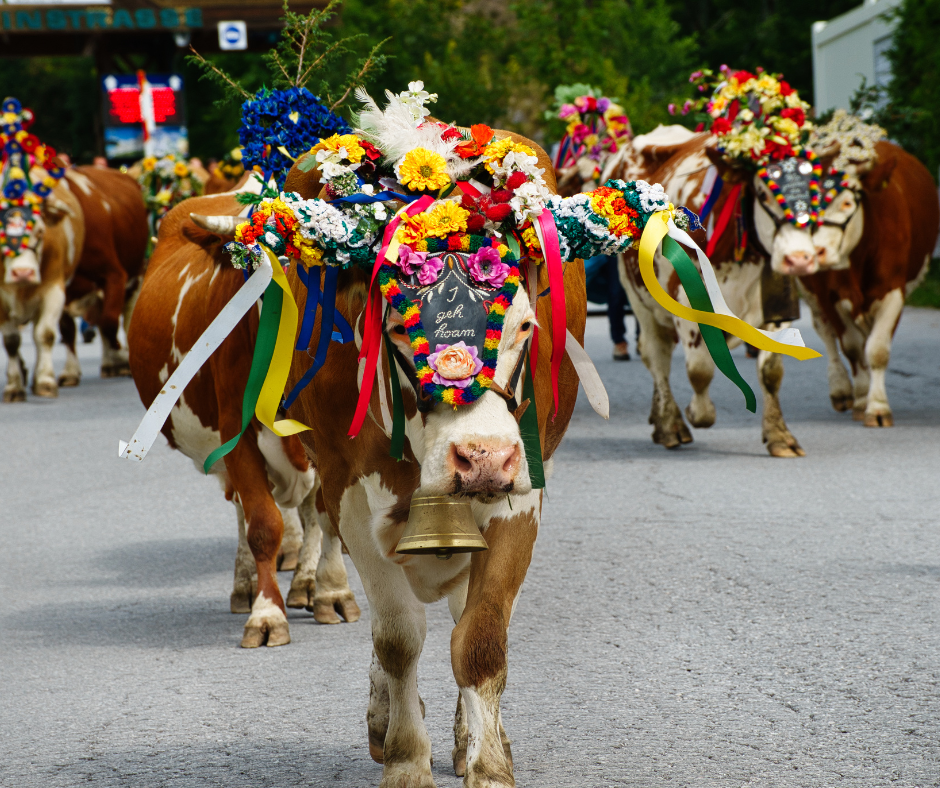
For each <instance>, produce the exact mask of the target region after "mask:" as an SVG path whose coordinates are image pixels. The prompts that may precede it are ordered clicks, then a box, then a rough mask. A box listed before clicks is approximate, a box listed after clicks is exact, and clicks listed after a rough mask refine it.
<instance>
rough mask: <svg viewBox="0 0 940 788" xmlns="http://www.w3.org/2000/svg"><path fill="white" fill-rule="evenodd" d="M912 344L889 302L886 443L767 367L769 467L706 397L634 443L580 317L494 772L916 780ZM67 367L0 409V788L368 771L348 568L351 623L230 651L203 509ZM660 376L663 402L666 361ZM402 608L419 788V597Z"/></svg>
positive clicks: (936, 743)
mask: <svg viewBox="0 0 940 788" xmlns="http://www.w3.org/2000/svg"><path fill="white" fill-rule="evenodd" d="M803 327H804V333H805V334H807V338H808V340H809V343H810V344H812V345H814V346H816V347H817V348H820V347H821V344H820V343H819V341H818V339H817V338H816V336H815V334H814V333H813V332H812V329H811V328H808V327H807V326H806V324H805V321H804V326H803ZM938 346H940V312H933V311H926V310H920V311H919V310H909V311H908V312H906V313H905V315H904V318H903V321H902V324H901V328H900V330H899V333H898V336H897V340H896V343H895V352H894V356H893V358H892V364H891V371H890V373H889V375H888V385H889V396H890V398H891V402H892V405H893V408H894V417H895V423H896V425H897V426H896V427H894V428H893V429H886V430H866V429H864V428H863V427H861V426H860V425H859V424H857V423H853V422H852V421H851V420H850V417H848V416H845V415H842V414H836V413H835V412H833V411H832V410H831V409H830V407H829V402H828V395H827V389H826V383H825V378H826V375H825V365H824V363H823V362H822V361H815V362H803V363H799V362H795V361H790V360H788V361H787V363H786V370H787V371H786V379H785V381H784V391H783V397H782V401H783V407H784V412H785V414H786V416H787V417H788V421H789V424H790V426H791V429H792V430H793V432H794V434H795V435H796V436H797V437H798V439H799V440H800V441H801V443H802V445H803V447H804V448H805V449H806V451H807V453H808V456H807V457H806V458H804V459H792V460H774V459H771V458H770V457H769V456H767V455H766V453H765V452H764V449H763V447H762V445H761V442H760V424H759V418H758V417H755V416H751V415H750V414H748V413H746V412H745V411H744V409H743V403H742V398H741V396H740V394H739V393H738V392H737V390H736V389H734V388H733V387H732V385H731V384H730V383H726V382H724V381H716V383H715V386H714V392H713V393H714V397H715V401H716V404H717V406H718V414H719V420H718V424H717V425H716V426H715V427H713V428H712V429H710V430H697V431H695V432H694V435H695V443H694V444H692V445H691V446H689V447H685V448H682V449H681V450H678V451H674V452H667V451H665V450H664V449H662V448H660V447H658V446H655V445H653V444H652V442H651V441H650V438H649V434H650V429H651V428H650V427H649V425H648V424H647V423H646V416H647V414H648V412H649V398H650V393H651V388H652V387H651V383H650V380H649V376H648V374H647V372H646V370H645V369H644V368H643V367H642V364H641V363H640V362H639V361H637V360H634V361H632V362H630V363H627V364H624V363H614V362H612V361H609V360H608V359H609V352H610V344H609V341H608V340H607V337H606V324H605V321H604V320H603V319H602V318H592V319H591V320H590V321H589V341H588V349H589V351H590V352H591V354H592V355H593V356H594V358H595V359H596V360H598V368H599V370H600V373H601V375H602V377H603V378H604V380H605V381H606V383H607V385H608V388H609V391H610V395H611V401H612V408H611V411H612V414H611V420H610V422H609V423H605V422H602V421H601V420H600V419H599V418H598V417H596V416H595V415H594V414H593V412H592V411H591V410H590V409H589V408H588V407H587V405H586V403H584V402H582V403H581V404H580V405H579V409H578V411H577V413H576V414H575V418H574V420H573V422H572V424H571V429H570V430H569V433H568V437H567V438H566V441H565V443H564V444H563V445H562V449H561V451H560V453H559V455H558V457H557V463H556V473H555V477H554V478H553V479H552V480H551V481H550V483H549V487H548V495H549V497H548V501H547V503H546V505H545V509H544V517H543V521H542V533H541V535H540V537H539V543H538V545H537V548H536V553H535V558H534V561H533V564H532V567H531V569H530V571H529V575H528V579H527V581H526V584H525V586H524V589H523V593H522V597H521V600H520V603H519V606H518V609H517V611H516V615H515V618H514V620H513V625H512V627H511V629H510V671H509V685H508V689H507V691H506V694H505V696H504V705H503V709H504V720H505V724H506V728H507V731H508V732H509V735H510V737H511V738H512V739H513V753H514V756H515V764H516V777H517V781H518V784H519V785H520V786H548V787H550V788H555V787H556V786H637V788H640V787H642V788H656V787H658V786H670V787H672V786H694V787H695V788H700V787H702V786H709V787H710V786H715V788H737V787H738V786H759V787H760V788H774V787H776V786H793V787H794V788H806V787H808V786H820V788H828V787H829V786H888V785H890V786H905V787H913V786H920V788H924V787H925V786H936V785H940V686H938V682H940V627H938V617H940V615H938V614H940V601H938V593H940V528H938V514H937V513H938V510H940V495H938V483H937V470H938V468H940V404H938V399H937V392H938V387H940V355H938V352H937V348H938ZM631 347H632V343H631ZM58 352H59V350H58V349H57V353H58ZM82 355H83V366H84V371H85V375H86V377H85V379H84V380H83V382H82V385H81V387H80V388H78V389H72V390H66V391H63V392H62V394H61V396H60V397H59V399H58V400H57V401H51V402H47V401H38V400H37V399H36V398H30V400H29V402H27V403H26V404H24V405H2V406H0V437H2V443H0V445H2V451H3V461H2V468H0V536H2V541H0V555H2V557H3V561H2V566H3V572H2V574H0V591H2V598H3V607H2V608H0V633H2V637H0V785H2V786H4V788H6V786H10V787H11V788H13V787H14V786H15V787H16V788H27V787H31V786H36V787H37V788H38V787H40V786H41V787H42V788H57V787H58V786H76V785H82V784H86V783H93V784H94V785H95V786H96V788H110V786H135V788H136V787H139V786H148V787H149V786H164V785H171V786H174V788H176V786H179V787H180V788H183V787H184V786H186V787H188V786H194V787H195V786H224V787H225V788H236V787H241V786H245V787H246V788H247V787H248V786H251V788H259V787H261V786H272V788H275V787H276V788H287V787H288V786H350V788H352V787H355V788H360V787H361V786H375V785H377V784H378V782H379V779H380V777H381V768H380V767H379V766H377V765H375V764H374V763H373V762H372V761H371V760H370V758H369V754H368V748H367V743H366V725H365V710H366V703H367V698H368V677H367V666H368V662H369V657H370V635H369V615H368V604H367V601H366V599H365V595H364V594H363V592H362V589H361V585H360V583H359V579H358V577H357V576H356V574H355V571H354V570H353V569H352V567H351V565H350V580H351V583H352V585H353V588H354V590H355V592H356V594H357V599H358V601H359V604H360V605H361V606H362V608H363V618H362V620H361V621H360V622H358V623H356V624H344V625H338V626H322V625H317V624H316V623H315V622H314V621H313V618H312V616H311V615H310V614H308V613H305V612H303V611H291V613H290V614H289V616H290V622H291V634H292V637H293V642H292V643H291V644H290V645H289V646H285V647H281V648H273V649H267V648H262V649H256V650H250V651H249V650H242V649H240V648H239V647H238V643H239V639H240V636H241V629H242V625H243V623H244V617H243V616H237V615H231V614H230V613H229V612H228V594H229V591H230V589H231V576H232V567H233V560H234V555H235V546H236V538H235V527H236V526H235V517H234V513H233V511H232V509H231V505H230V504H228V503H226V502H225V500H224V499H223V497H222V495H221V494H220V492H219V489H218V486H217V484H216V483H215V482H214V481H212V480H207V479H205V478H200V476H199V474H197V472H196V471H195V469H194V468H193V465H192V464H191V463H190V462H189V461H188V460H186V459H185V458H184V457H182V456H181V455H177V454H174V453H172V452H170V451H169V450H168V449H167V448H166V447H165V445H160V446H158V447H156V448H155V450H154V451H153V453H152V454H151V455H150V456H149V457H148V458H147V460H146V461H145V462H144V463H143V464H141V465H137V464H130V463H125V462H120V461H118V459H117V442H118V439H119V438H124V439H125V440H126V439H128V438H129V437H130V435H131V433H132V432H133V430H134V428H135V427H136V424H137V422H138V420H139V418H140V416H141V415H142V414H143V408H142V406H141V404H140V402H139V400H138V398H137V395H136V391H135V390H134V387H133V384H132V383H131V382H130V381H129V380H118V381H114V380H107V381H102V380H99V379H97V377H96V376H95V372H96V367H97V363H96V362H97V355H98V346H97V345H94V346H88V347H84V348H83V349H82ZM735 357H736V359H737V360H738V363H739V366H740V367H741V368H742V370H743V372H744V375H745V377H747V379H748V380H749V381H751V383H752V385H756V376H755V373H754V369H753V362H750V361H748V360H746V359H744V357H743V353H742V352H741V351H736V352H735ZM62 361H63V357H62V356H61V354H59V357H58V364H59V368H61V364H62ZM673 382H674V387H675V390H676V392H677V397H678V398H679V400H680V403H681V404H682V405H683V406H684V404H685V403H686V402H687V401H688V396H689V392H690V389H689V386H688V383H687V382H686V381H685V378H684V370H683V368H682V363H681V357H680V356H678V355H677V356H676V359H675V368H674V374H673ZM161 443H162V441H161ZM281 581H282V587H283V588H284V589H285V590H286V588H287V585H288V583H289V576H288V575H282V576H281ZM428 619H429V634H428V639H427V645H426V648H425V652H424V656H423V658H422V661H421V666H420V681H421V692H422V695H423V697H424V700H425V702H426V704H427V725H428V729H429V731H430V735H431V738H432V741H433V748H434V750H433V751H434V759H435V765H434V774H435V778H436V780H437V783H438V785H439V786H441V788H445V787H446V786H457V785H459V784H460V781H459V780H458V779H457V778H456V777H454V776H453V774H452V771H451V769H450V748H451V741H452V739H451V723H452V714H453V710H454V705H455V700H456V689H455V686H454V682H453V677H452V675H451V672H450V665H449V656H448V646H449V636H450V624H449V617H448V614H447V610H446V607H445V605H444V604H443V603H439V604H436V605H433V606H431V607H430V609H429V616H428Z"/></svg>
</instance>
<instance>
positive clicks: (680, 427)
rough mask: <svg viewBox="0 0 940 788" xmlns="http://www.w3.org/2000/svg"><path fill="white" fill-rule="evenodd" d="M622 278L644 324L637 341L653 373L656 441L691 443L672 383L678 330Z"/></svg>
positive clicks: (652, 418) (669, 446)
mask: <svg viewBox="0 0 940 788" xmlns="http://www.w3.org/2000/svg"><path fill="white" fill-rule="evenodd" d="M621 268H622V262H621ZM621 281H622V282H623V284H624V285H625V286H626V288H627V294H628V295H629V297H630V303H631V304H632V305H633V314H634V316H635V317H636V320H637V324H638V325H639V327H640V337H639V339H638V340H637V344H638V345H639V350H640V358H642V359H643V363H644V364H645V365H646V368H647V369H648V370H649V371H650V374H651V375H652V376H653V405H652V408H651V410H650V418H649V422H650V424H652V425H653V442H654V443H659V444H662V445H663V446H665V447H666V448H667V449H674V448H675V447H676V446H678V445H679V444H681V443H691V442H692V435H691V433H690V432H689V428H688V427H687V426H686V425H685V422H684V421H683V420H682V413H681V411H680V410H679V406H678V405H677V404H676V399H675V397H673V395H672V389H671V388H670V386H669V371H670V369H671V367H672V351H673V349H674V348H675V346H676V342H677V341H678V337H677V336H676V332H675V329H674V328H673V326H672V324H671V323H670V325H668V326H664V325H661V324H660V323H659V321H657V320H656V316H655V314H654V313H653V311H652V310H651V309H650V308H649V307H647V306H646V304H644V303H643V300H642V298H641V296H640V295H639V293H637V291H636V289H635V288H634V287H633V284H632V283H631V282H630V280H629V278H627V277H624V276H621Z"/></svg>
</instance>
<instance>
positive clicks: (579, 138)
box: [545, 84, 633, 178]
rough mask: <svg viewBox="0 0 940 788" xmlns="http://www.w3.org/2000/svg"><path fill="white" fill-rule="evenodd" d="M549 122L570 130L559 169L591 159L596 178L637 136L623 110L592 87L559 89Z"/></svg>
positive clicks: (558, 157) (548, 114) (560, 154)
mask: <svg viewBox="0 0 940 788" xmlns="http://www.w3.org/2000/svg"><path fill="white" fill-rule="evenodd" d="M545 118H546V120H555V119H558V120H562V121H564V122H565V127H566V128H565V135H564V137H562V139H561V142H560V143H559V144H558V153H557V154H556V156H555V161H554V165H555V169H561V168H562V167H568V166H570V165H572V164H575V163H576V162H578V161H579V160H580V159H582V158H584V157H588V158H590V159H591V160H593V161H594V162H595V168H594V176H593V177H595V178H596V177H599V176H600V174H601V171H602V170H603V167H604V162H605V161H606V159H607V158H608V157H610V156H611V155H612V154H614V153H616V152H617V151H618V150H619V149H620V146H621V145H623V144H624V143H626V142H629V141H630V138H631V137H632V136H633V133H632V130H631V128H630V119H629V118H628V117H627V113H626V112H625V111H624V109H623V107H621V106H620V105H619V104H617V103H616V101H615V100H614V99H611V98H608V97H607V96H603V95H601V91H600V90H599V89H598V88H592V87H591V86H590V85H581V84H576V85H559V86H558V87H557V88H555V105H554V107H553V108H552V109H550V110H547V111H546V113H545Z"/></svg>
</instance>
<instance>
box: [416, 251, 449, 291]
mask: <svg viewBox="0 0 940 788" xmlns="http://www.w3.org/2000/svg"><path fill="white" fill-rule="evenodd" d="M443 267H444V261H443V260H441V258H440V257H432V258H431V259H430V260H427V261H426V262H425V263H424V265H423V266H421V270H420V271H418V282H419V283H420V284H422V285H424V286H425V287H427V286H428V285H433V284H434V283H435V282H436V281H437V276H438V274H439V273H440V272H441V269H442V268H443Z"/></svg>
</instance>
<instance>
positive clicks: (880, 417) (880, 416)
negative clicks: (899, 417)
mask: <svg viewBox="0 0 940 788" xmlns="http://www.w3.org/2000/svg"><path fill="white" fill-rule="evenodd" d="M864 421H865V426H866V427H893V426H894V417H893V416H892V415H891V414H890V413H866V414H865V420H864Z"/></svg>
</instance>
